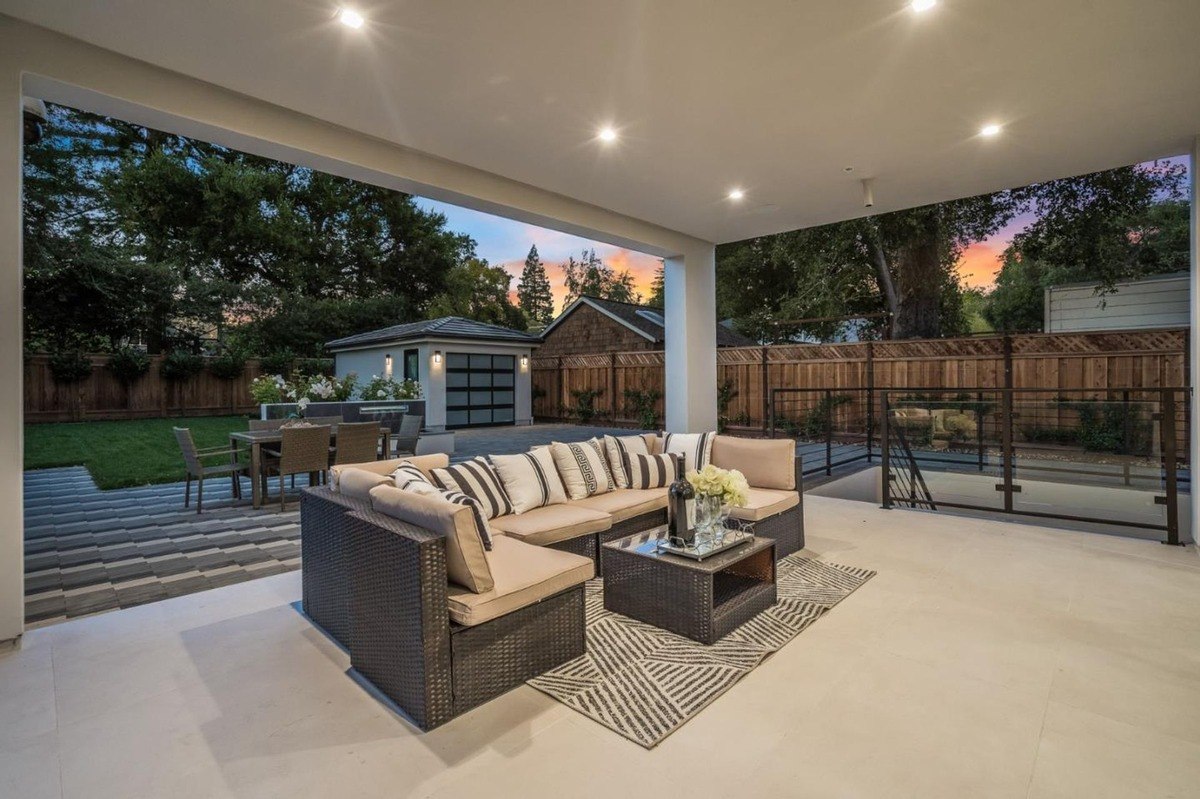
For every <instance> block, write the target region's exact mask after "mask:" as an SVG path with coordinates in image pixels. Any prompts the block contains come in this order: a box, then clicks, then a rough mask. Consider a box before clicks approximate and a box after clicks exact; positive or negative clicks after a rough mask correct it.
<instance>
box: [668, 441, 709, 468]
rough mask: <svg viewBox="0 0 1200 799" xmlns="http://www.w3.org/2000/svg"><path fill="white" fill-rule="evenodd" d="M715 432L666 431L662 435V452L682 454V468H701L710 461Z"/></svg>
mask: <svg viewBox="0 0 1200 799" xmlns="http://www.w3.org/2000/svg"><path fill="white" fill-rule="evenodd" d="M715 435H716V434H715V433H667V434H666V435H664V436H663V452H673V453H675V454H676V455H682V456H683V470H684V472H690V471H694V470H700V469H703V468H704V467H705V466H707V465H708V464H709V463H710V462H711V461H712V445H713V436H715Z"/></svg>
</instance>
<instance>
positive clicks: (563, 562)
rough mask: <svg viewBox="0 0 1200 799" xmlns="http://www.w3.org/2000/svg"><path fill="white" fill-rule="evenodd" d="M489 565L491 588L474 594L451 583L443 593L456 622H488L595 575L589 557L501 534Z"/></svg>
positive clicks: (491, 553)
mask: <svg viewBox="0 0 1200 799" xmlns="http://www.w3.org/2000/svg"><path fill="white" fill-rule="evenodd" d="M531 513H532V511H531V512H530V513H527V514H522V515H521V517H520V518H525V517H527V516H529V515H531ZM488 564H489V566H490V567H491V571H492V576H493V578H494V579H495V585H494V586H493V587H492V590H490V591H485V592H484V593H481V594H476V593H472V592H470V591H467V590H466V589H465V588H461V587H459V586H457V585H451V586H450V587H449V589H448V590H447V592H446V599H447V605H448V606H449V611H450V618H451V619H453V620H454V621H456V622H458V623H459V624H465V625H472V624H482V623H484V622H485V621H491V620H492V619H495V618H498V617H500V616H503V615H505V614H507V613H512V612H513V611H514V610H520V609H521V608H523V607H527V606H529V605H532V604H534V603H535V602H540V601H541V600H543V599H548V598H549V597H552V596H554V595H555V594H557V593H559V592H560V591H566V590H567V589H568V588H572V587H574V586H577V585H579V584H580V583H583V582H586V581H588V580H590V579H591V578H592V577H594V576H595V574H596V570H595V564H593V563H592V559H591V558H585V557H582V556H580V555H573V554H571V553H570V552H560V551H559V550H557V549H546V548H545V547H537V546H531V545H529V544H524V543H522V542H520V541H517V540H516V539H513V538H504V537H500V538H497V539H496V540H495V541H494V542H493V545H492V551H491V552H489V553H488Z"/></svg>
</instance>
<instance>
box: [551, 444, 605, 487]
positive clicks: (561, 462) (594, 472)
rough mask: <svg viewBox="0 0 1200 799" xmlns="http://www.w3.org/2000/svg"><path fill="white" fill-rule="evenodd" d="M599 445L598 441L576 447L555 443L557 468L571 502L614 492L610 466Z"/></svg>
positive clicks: (554, 451) (553, 446)
mask: <svg viewBox="0 0 1200 799" xmlns="http://www.w3.org/2000/svg"><path fill="white" fill-rule="evenodd" d="M597 444H598V442H596V439H592V440H591V441H583V442H579V443H574V444H563V443H560V442H558V441H555V442H554V443H553V444H551V445H550V454H551V455H553V456H554V465H555V466H556V467H557V468H558V474H559V476H560V477H561V478H562V482H563V487H564V488H566V489H567V496H568V497H570V498H571V499H584V498H585V497H590V496H594V495H596V494H607V493H608V492H609V491H612V488H613V485H612V478H611V477H610V476H609V473H608V464H607V463H606V462H605V460H604V455H603V454H602V453H601V452H600V447H599V446H598V445H597Z"/></svg>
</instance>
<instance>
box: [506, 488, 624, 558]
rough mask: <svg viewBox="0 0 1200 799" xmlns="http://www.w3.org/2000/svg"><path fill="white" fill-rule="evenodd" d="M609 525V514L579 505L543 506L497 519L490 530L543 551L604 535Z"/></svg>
mask: <svg viewBox="0 0 1200 799" xmlns="http://www.w3.org/2000/svg"><path fill="white" fill-rule="evenodd" d="M600 496H604V495H603V494H601V495H600ZM612 523H613V517H612V516H610V515H609V514H607V513H604V512H602V511H598V510H592V509H591V508H585V507H582V506H581V504H580V503H579V502H572V503H570V504H567V505H562V504H560V505H544V506H542V507H540V508H534V509H533V510H529V511H526V512H524V513H514V514H510V515H508V516H498V517H496V518H495V519H492V522H491V524H492V529H493V530H497V531H499V532H502V533H504V535H506V536H509V537H511V538H515V539H517V540H520V541H524V542H525V543H527V544H536V545H538V546H543V547H544V546H546V545H547V544H557V543H558V542H559V541H568V540H570V539H572V538H578V537H579V536H581V535H588V534H590V533H601V532H604V531H605V530H607V529H608V528H610V527H612Z"/></svg>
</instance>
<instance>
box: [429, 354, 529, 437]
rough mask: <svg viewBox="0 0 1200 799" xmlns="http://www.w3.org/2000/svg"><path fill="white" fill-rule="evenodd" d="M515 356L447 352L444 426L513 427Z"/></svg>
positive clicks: (514, 416)
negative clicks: (511, 425)
mask: <svg viewBox="0 0 1200 799" xmlns="http://www.w3.org/2000/svg"><path fill="white" fill-rule="evenodd" d="M516 367H517V363H516V356H513V355H479V354H477V353H473V352H448V353H446V427H448V428H455V427H484V426H486V425H497V424H513V423H514V420H515V419H516V414H515V413H514V399H513V386H514V385H515V384H516V374H517V371H516Z"/></svg>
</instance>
